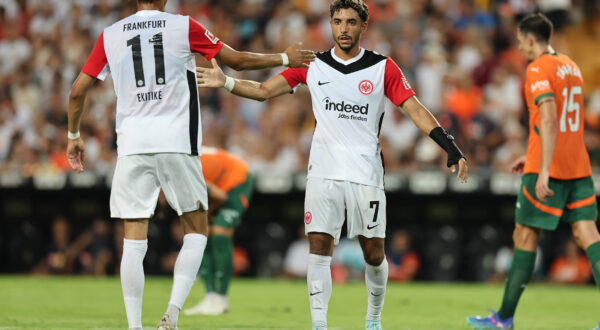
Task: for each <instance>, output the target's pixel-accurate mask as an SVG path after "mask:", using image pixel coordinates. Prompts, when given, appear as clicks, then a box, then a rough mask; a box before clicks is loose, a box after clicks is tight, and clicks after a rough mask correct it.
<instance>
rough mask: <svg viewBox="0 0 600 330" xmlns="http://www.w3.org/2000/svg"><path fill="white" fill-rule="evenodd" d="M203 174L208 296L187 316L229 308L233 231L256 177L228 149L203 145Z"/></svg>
mask: <svg viewBox="0 0 600 330" xmlns="http://www.w3.org/2000/svg"><path fill="white" fill-rule="evenodd" d="M200 160H201V161H202V173H203V174H204V179H205V180H206V186H207V188H208V205H209V207H210V211H209V215H208V219H209V230H208V232H209V235H208V242H207V243H206V250H205V251H204V258H203V259H202V264H201V265H200V277H201V278H202V281H203V282H204V287H205V288H206V296H205V297H204V299H203V300H202V301H201V302H200V303H198V305H196V306H194V307H191V308H189V309H186V310H185V311H184V314H186V315H196V314H204V315H219V314H223V313H226V312H227V311H229V301H228V299H227V290H228V289H229V283H230V282H231V278H232V277H233V234H234V232H235V228H236V227H237V226H239V224H240V222H241V221H242V216H243V215H244V213H245V212H246V210H247V209H248V206H249V203H250V198H251V197H252V190H253V187H254V178H253V176H252V174H251V173H250V171H249V169H248V164H246V162H244V161H243V160H241V159H240V158H238V157H236V156H234V155H232V154H230V153H228V152H226V151H225V150H221V149H216V148H210V147H202V156H200Z"/></svg>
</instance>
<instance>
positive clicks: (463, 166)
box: [450, 158, 469, 183]
mask: <svg viewBox="0 0 600 330" xmlns="http://www.w3.org/2000/svg"><path fill="white" fill-rule="evenodd" d="M450 170H451V171H452V173H455V172H456V165H452V166H451V167H450ZM456 177H457V178H458V179H459V180H460V182H462V183H465V182H467V181H468V180H469V168H468V167H467V161H466V160H465V159H464V158H461V159H460V160H459V161H458V173H457V174H456Z"/></svg>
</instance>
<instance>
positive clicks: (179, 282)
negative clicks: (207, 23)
mask: <svg viewBox="0 0 600 330" xmlns="http://www.w3.org/2000/svg"><path fill="white" fill-rule="evenodd" d="M165 4H166V0H138V1H137V5H138V11H137V12H136V13H135V14H133V15H131V16H129V17H126V18H124V19H122V20H120V21H118V22H116V23H114V24H113V25H111V26H109V27H107V28H106V29H104V32H103V33H102V34H101V35H100V37H99V38H98V41H97V42H96V45H95V47H94V50H93V52H92V54H91V55H90V57H89V59H88V60H87V62H86V64H85V66H84V67H83V69H82V70H81V74H80V75H79V76H78V77H77V80H76V81H75V83H74V84H73V87H72V88H71V95H70V96H69V115H68V119H69V133H68V138H69V140H68V145H67V159H68V160H69V164H70V165H71V167H72V168H73V169H74V170H76V171H78V172H82V171H83V162H84V160H85V145H84V143H83V140H82V139H81V138H80V136H79V126H80V121H81V116H82V113H83V104H84V101H85V98H86V94H87V92H88V90H89V89H90V88H91V87H92V86H93V84H94V83H95V82H96V80H97V79H100V80H104V79H105V78H106V77H107V75H108V73H109V71H110V72H112V75H113V80H114V88H115V93H116V94H117V109H116V112H117V114H116V132H117V153H118V156H119V157H118V159H117V165H116V168H115V172H114V175H113V180H112V187H111V196H110V212H111V217H113V218H121V219H123V220H124V241H123V257H122V258H121V267H120V275H121V284H122V289H123V299H124V302H125V311H126V314H127V321H128V323H129V329H136V330H139V329H142V328H143V327H142V295H143V289H144V268H143V260H144V257H145V255H146V251H147V248H148V240H147V236H148V219H149V218H150V217H151V216H152V214H153V213H154V209H155V207H156V202H157V200H158V195H159V193H160V190H161V189H162V191H163V192H164V194H165V196H166V198H167V201H168V202H169V205H170V206H171V207H172V208H173V209H174V210H175V211H176V212H177V214H178V215H179V217H180V220H181V222H182V225H183V231H184V237H183V246H182V247H181V250H180V252H179V255H178V257H177V261H176V262H175V269H174V275H173V289H172V291H171V298H170V300H169V303H168V306H167V310H166V313H165V314H164V316H163V317H162V319H161V320H160V323H159V325H158V329H161V330H169V329H177V319H178V317H179V311H180V310H181V308H182V307H183V303H184V302H185V300H186V298H187V295H188V294H189V292H190V289H191V287H192V285H193V283H194V280H195V278H196V274H197V273H198V269H199V267H200V263H201V261H202V256H203V253H204V249H205V247H206V243H207V234H208V221H207V210H208V200H207V188H206V182H205V181H204V177H203V175H202V164H201V162H200V159H199V158H198V155H199V152H200V146H201V145H202V131H201V127H202V126H201V125H200V104H199V99H198V85H197V83H196V77H195V72H194V71H195V68H196V60H195V55H194V54H195V53H198V54H201V55H203V56H204V57H205V58H206V59H207V60H211V59H214V58H215V57H216V58H217V59H219V60H220V61H222V62H223V63H225V64H227V65H228V66H230V67H232V68H234V69H236V70H241V69H262V68H269V67H275V66H279V65H284V66H287V65H289V66H290V67H303V66H308V65H307V64H305V63H304V62H306V61H308V62H310V61H312V60H313V59H314V52H312V51H307V50H300V49H298V46H299V44H296V45H294V46H292V47H290V48H288V49H287V50H286V51H285V53H281V54H256V53H249V52H238V51H236V50H234V49H232V48H231V47H229V46H227V45H225V44H224V43H223V42H221V41H220V40H219V39H218V38H217V37H215V36H214V35H213V34H212V33H210V32H209V31H208V30H207V29H206V28H204V26H202V25H201V24H200V23H198V22H196V21H195V20H193V19H192V18H190V17H189V16H181V15H173V14H169V13H165V12H164V9H165Z"/></svg>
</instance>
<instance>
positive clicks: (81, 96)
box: [68, 72, 96, 133]
mask: <svg viewBox="0 0 600 330" xmlns="http://www.w3.org/2000/svg"><path fill="white" fill-rule="evenodd" d="M95 82H96V78H94V77H92V76H90V75H87V74H85V73H83V72H82V73H80V74H79V76H78V77H77V79H76V80H75V82H74V83H73V86H72V87H71V94H70V95H69V105H68V120H69V132H71V133H77V132H79V123H80V122H81V116H82V115H83V104H84V102H85V97H86V96H87V93H88V91H89V90H90V88H91V87H92V86H93V85H94V83H95Z"/></svg>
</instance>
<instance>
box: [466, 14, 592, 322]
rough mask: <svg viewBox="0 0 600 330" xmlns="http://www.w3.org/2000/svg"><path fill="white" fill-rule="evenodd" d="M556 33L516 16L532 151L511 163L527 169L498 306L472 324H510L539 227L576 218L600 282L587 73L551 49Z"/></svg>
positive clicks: (544, 23) (537, 17)
mask: <svg viewBox="0 0 600 330" xmlns="http://www.w3.org/2000/svg"><path fill="white" fill-rule="evenodd" d="M551 35H552V23H551V22H550V21H549V20H548V18H546V17H545V16H544V15H542V14H532V15H529V16H527V17H525V18H524V19H523V20H522V21H521V22H520V23H519V31H518V35H517V37H518V40H519V47H520V49H521V51H522V52H523V53H524V54H525V56H526V57H527V59H529V60H530V61H532V62H531V63H530V64H529V65H528V66H527V73H526V79H525V80H526V81H525V86H524V87H525V94H526V99H527V107H528V109H529V144H528V147H527V155H526V156H524V157H521V158H520V159H518V160H517V161H516V162H515V163H514V164H513V167H512V171H513V172H514V173H518V174H523V178H522V184H521V188H520V191H519V196H518V198H517V205H516V219H515V220H516V227H515V231H514V234H513V239H514V242H515V253H514V259H513V262H512V266H511V269H510V271H509V273H508V278H507V280H506V287H505V291H504V298H503V300H502V306H501V307H500V310H499V311H498V312H497V313H493V314H492V315H490V316H488V317H469V318H467V322H468V323H469V324H470V325H471V326H473V328H475V329H512V328H513V316H514V314H515V309H516V307H517V303H518V302H519V298H520V296H521V293H522V292H523V290H524V289H525V286H526V285H527V283H528V282H529V280H530V279H531V274H532V273H533V268H534V263H535V257H536V248H537V242H538V238H539V235H540V231H541V230H542V229H545V230H555V229H556V227H557V226H558V223H559V222H560V221H564V222H567V223H569V224H570V225H571V228H572V230H573V236H574V237H575V241H576V242H577V245H579V246H580V247H581V248H582V249H583V250H585V251H586V254H587V256H588V258H589V260H590V262H591V265H592V269H593V273H594V278H595V280H596V284H597V285H598V287H599V288H600V234H598V228H597V226H596V218H597V215H598V210H597V206H596V193H595V191H594V185H593V183H592V179H591V177H590V176H591V174H592V171H591V166H590V160H589V157H588V153H587V150H586V149H585V145H584V143H583V110H584V108H583V95H582V91H583V78H582V75H581V71H580V70H579V67H578V66H577V64H575V62H573V61H572V60H571V59H570V58H569V57H567V56H566V55H563V54H558V53H557V52H555V51H554V49H552V47H551V46H550V44H549V40H550V36H551ZM596 329H599V330H600V325H599V326H598V328H596Z"/></svg>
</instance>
